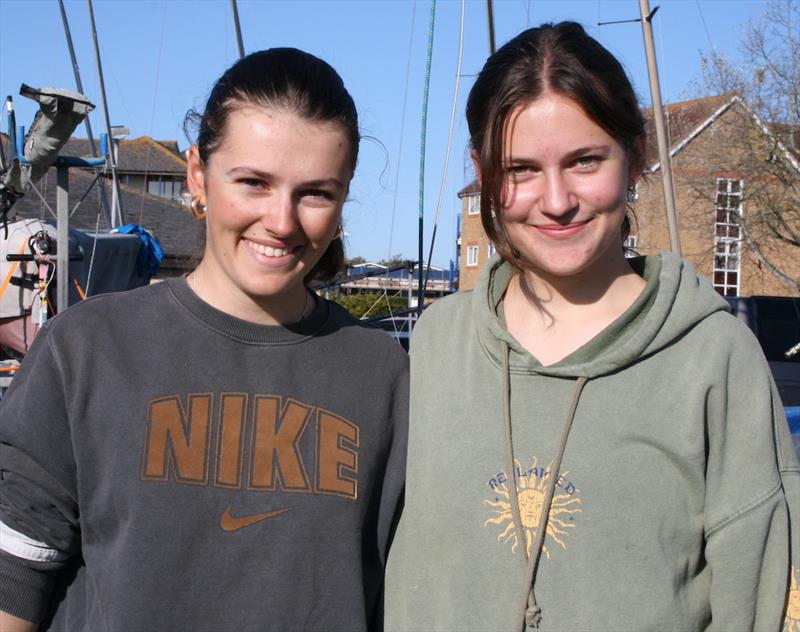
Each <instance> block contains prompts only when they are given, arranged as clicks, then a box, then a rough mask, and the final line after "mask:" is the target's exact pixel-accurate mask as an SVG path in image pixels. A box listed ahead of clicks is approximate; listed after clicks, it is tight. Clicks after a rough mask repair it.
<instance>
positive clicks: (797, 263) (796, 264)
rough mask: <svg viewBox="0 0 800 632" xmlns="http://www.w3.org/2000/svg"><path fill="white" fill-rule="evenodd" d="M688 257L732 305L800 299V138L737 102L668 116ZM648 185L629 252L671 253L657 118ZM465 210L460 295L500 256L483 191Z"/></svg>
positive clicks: (469, 198)
mask: <svg viewBox="0 0 800 632" xmlns="http://www.w3.org/2000/svg"><path fill="white" fill-rule="evenodd" d="M666 115H667V119H668V129H669V133H670V139H671V142H670V156H671V161H672V169H673V184H674V189H675V195H676V206H677V209H678V224H679V229H680V239H681V250H682V253H683V257H684V258H685V259H687V260H688V261H691V262H692V263H693V264H694V265H695V266H696V267H697V269H698V270H699V272H700V273H701V274H703V275H704V276H706V277H707V278H708V279H710V280H711V281H712V282H713V284H714V286H715V287H716V288H717V290H718V291H719V292H720V293H721V294H724V295H728V296H755V295H771V296H800V290H798V287H800V285H799V284H800V248H799V247H798V246H797V245H793V244H792V243H791V241H792V237H794V239H795V240H796V239H797V238H798V236H800V209H799V208H797V201H798V190H800V152H799V151H798V148H799V147H800V130H798V129H797V128H792V127H789V126H786V125H767V124H765V123H764V122H763V121H761V120H760V119H759V118H758V117H757V116H756V115H755V114H754V113H753V112H752V110H750V108H749V107H748V106H747V105H746V104H745V103H744V102H743V101H742V100H741V99H740V98H739V97H737V96H734V95H722V96H717V97H708V98H704V99H695V100H691V101H684V102H681V103H675V104H671V105H668V106H667V107H666ZM645 116H646V117H647V118H648V148H647V158H646V172H645V177H644V178H643V179H642V181H641V182H640V184H639V186H638V187H637V195H638V199H637V201H636V202H635V203H634V204H633V205H632V210H633V212H634V215H635V219H634V222H633V231H632V234H631V237H630V238H629V240H628V242H627V245H628V246H630V247H633V248H634V249H635V250H636V251H637V252H639V253H641V254H652V253H655V252H658V251H661V250H669V236H668V231H667V223H666V211H665V205H664V199H663V189H662V184H661V172H660V165H659V163H658V152H657V148H656V139H655V131H654V129H653V127H654V126H653V124H652V113H651V112H650V111H649V110H647V111H645ZM458 195H459V197H460V198H461V200H462V217H461V231H460V235H459V249H460V252H459V254H460V285H459V288H460V289H469V288H471V287H473V286H474V285H475V282H476V281H477V278H478V276H479V274H480V270H481V268H482V267H483V265H484V264H485V263H486V261H487V260H488V258H489V256H490V255H491V253H492V252H493V250H492V248H491V246H490V244H489V241H488V239H487V237H486V235H485V233H484V231H483V227H482V226H481V221H480V208H479V207H480V189H479V187H478V185H477V183H476V182H472V183H471V184H470V185H469V186H467V187H465V188H464V189H462V190H461V191H460V192H459V194H458Z"/></svg>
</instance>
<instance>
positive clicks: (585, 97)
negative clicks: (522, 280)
mask: <svg viewBox="0 0 800 632" xmlns="http://www.w3.org/2000/svg"><path fill="white" fill-rule="evenodd" d="M547 92H552V93H555V94H558V95H560V96H563V97H566V98H568V99H571V100H572V101H574V102H575V103H577V104H578V105H580V106H581V107H582V108H583V110H584V112H585V113H586V115H587V116H588V117H589V118H590V119H592V121H594V122H595V123H597V125H599V126H600V127H602V128H603V129H604V130H605V131H606V132H608V134H609V135H610V136H612V137H613V138H615V139H616V140H618V141H619V142H620V143H621V144H622V146H623V147H624V148H625V151H626V154H627V157H628V162H629V163H630V164H631V165H633V166H635V167H642V166H643V164H644V139H645V128H644V117H643V116H642V113H641V110H640V109H639V104H638V101H637V99H636V94H635V92H634V90H633V87H632V86H631V83H630V81H629V80H628V77H627V75H626V74H625V71H624V70H623V68H622V66H621V65H620V63H619V62H618V61H617V59H616V58H615V57H614V56H613V55H612V54H611V53H610V52H608V51H607V50H606V49H605V48H603V46H601V45H600V43H599V42H598V41H597V40H595V39H593V38H592V37H590V36H589V35H588V34H587V33H586V31H584V30H583V27H582V26H581V25H580V24H577V23H575V22H560V23H559V24H549V23H548V24H543V25H541V26H539V27H537V28H532V29H528V30H527V31H523V32H522V33H520V34H519V35H517V36H516V37H515V38H514V39H512V40H511V41H509V42H508V43H507V44H505V45H504V46H503V47H502V48H500V49H499V50H498V51H497V52H496V53H495V54H494V55H492V56H491V57H489V59H488V60H487V61H486V64H485V65H484V66H483V69H482V70H481V72H480V74H479V75H478V78H477V80H476V81H475V85H474V86H473V87H472V90H471V91H470V93H469V98H468V99H467V123H468V125H469V132H470V137H471V144H472V149H473V150H474V151H475V153H476V154H477V160H478V164H479V165H480V175H481V222H482V223H483V227H484V229H485V230H486V234H487V235H488V236H489V239H491V240H492V242H493V243H494V245H495V247H496V248H497V251H498V252H499V253H500V255H501V256H502V257H503V258H504V259H506V260H508V261H510V262H512V263H514V264H515V265H517V266H520V265H521V263H522V262H521V261H520V260H519V257H518V256H515V255H514V252H513V251H512V249H511V247H510V245H509V243H508V239H507V237H506V235H505V231H504V230H503V228H502V225H501V224H500V223H499V222H497V221H496V220H495V218H494V216H493V212H492V211H493V209H497V212H499V210H500V209H501V208H503V197H504V195H505V186H504V182H505V178H504V176H503V137H504V134H505V131H506V126H507V125H508V122H509V117H510V116H511V115H512V113H513V112H514V111H516V110H517V109H518V108H520V107H524V106H525V105H527V104H529V103H531V102H533V101H535V100H536V99H538V98H539V97H541V96H543V95H544V94H545V93H547ZM629 231H630V220H629V218H628V217H627V216H626V218H625V221H624V223H623V227H622V235H621V237H622V240H624V239H625V238H626V237H627V236H628V233H629Z"/></svg>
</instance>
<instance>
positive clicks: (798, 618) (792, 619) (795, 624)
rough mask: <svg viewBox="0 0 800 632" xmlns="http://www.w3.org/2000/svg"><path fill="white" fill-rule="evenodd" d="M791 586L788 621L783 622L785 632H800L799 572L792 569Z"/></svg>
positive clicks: (787, 613)
mask: <svg viewBox="0 0 800 632" xmlns="http://www.w3.org/2000/svg"><path fill="white" fill-rule="evenodd" d="M791 575H792V577H791V584H790V586H789V600H788V603H787V604H786V620H785V621H784V622H783V632H800V585H798V581H797V576H798V570H797V569H796V568H794V567H792V571H791Z"/></svg>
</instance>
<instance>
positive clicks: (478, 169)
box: [469, 149, 481, 186]
mask: <svg viewBox="0 0 800 632" xmlns="http://www.w3.org/2000/svg"><path fill="white" fill-rule="evenodd" d="M469 157H470V158H472V166H473V167H474V168H475V179H476V180H477V181H478V186H481V163H480V161H479V160H478V152H477V151H475V150H474V149H470V150H469Z"/></svg>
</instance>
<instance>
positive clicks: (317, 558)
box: [0, 48, 407, 632]
mask: <svg viewBox="0 0 800 632" xmlns="http://www.w3.org/2000/svg"><path fill="white" fill-rule="evenodd" d="M190 118H191V119H192V120H194V121H195V122H197V123H198V124H199V133H198V137H197V143H196V144H194V145H193V146H192V147H191V148H190V150H189V158H188V174H187V178H188V186H189V189H190V191H191V193H192V195H193V196H194V199H193V203H192V208H193V209H194V210H195V212H196V213H198V214H201V213H205V215H206V226H207V230H206V243H205V251H204V255H203V258H202V260H201V262H200V264H199V265H198V266H197V268H196V269H195V270H194V271H193V272H191V273H190V274H189V275H188V276H186V277H182V278H177V279H169V280H167V281H165V282H163V283H159V284H156V285H151V286H149V287H146V288H142V289H139V290H135V291H133V292H128V293H123V294H118V295H111V296H108V295H107V296H98V297H96V298H92V299H91V300H88V301H86V302H85V303H82V304H80V305H77V306H75V307H73V308H71V309H69V310H67V311H66V312H64V313H63V314H61V315H59V317H58V318H55V319H53V321H52V322H48V324H47V326H46V327H45V328H43V329H42V331H41V333H40V334H39V336H38V337H37V339H36V341H35V344H34V346H33V348H32V350H31V352H30V354H29V355H28V357H27V358H26V359H25V362H24V363H23V366H22V369H21V371H20V373H19V374H18V376H17V377H16V378H15V380H14V383H13V385H12V387H11V388H10V389H9V391H8V393H7V395H6V397H5V399H4V400H3V402H2V406H0V610H2V611H4V614H0V628H2V630H3V632H10V631H11V630H15V629H19V630H25V629H35V628H36V627H37V625H38V624H40V623H41V624H42V627H43V628H48V627H49V628H51V629H65V630H71V631H72V630H104V631H112V630H124V631H127V630H189V629H191V630H209V631H215V632H217V631H220V630H259V631H260V630H276V631H277V630H280V631H284V630H348V631H350V630H366V629H369V628H374V627H375V626H376V625H378V623H377V621H378V619H379V617H380V603H379V601H380V593H381V587H382V580H383V567H384V561H385V554H386V549H387V546H388V540H389V536H390V531H391V528H392V525H393V521H394V518H395V512H396V508H397V506H398V502H399V498H400V494H401V490H402V486H403V469H404V458H405V440H406V439H405V438H406V425H405V424H406V406H407V359H406V356H405V353H404V352H403V351H402V349H401V348H400V346H399V345H397V344H396V343H394V342H393V341H392V340H391V339H390V338H388V337H387V336H385V335H384V334H383V333H382V332H379V331H376V330H372V329H368V328H365V327H362V326H360V325H359V323H358V321H356V320H354V319H353V318H351V317H350V316H348V315H347V314H346V312H344V310H342V309H341V308H340V307H338V306H336V305H335V304H332V303H329V302H327V301H325V300H323V299H320V298H319V297H317V296H316V295H315V294H313V293H312V292H310V291H309V290H308V288H307V287H306V283H307V282H308V281H309V280H310V279H313V278H329V277H330V276H331V275H332V274H333V273H334V272H335V271H336V270H337V269H338V268H339V267H340V266H341V263H342V255H343V249H342V240H341V237H342V236H341V213H342V206H343V204H344V201H345V197H346V195H347V191H348V187H349V183H350V180H351V178H352V176H353V170H354V168H355V165H356V160H357V155H358V144H359V132H358V119H357V114H356V109H355V106H354V104H353V101H352V99H351V98H350V95H349V94H348V93H347V91H346V89H345V88H344V86H343V84H342V81H341V79H340V78H339V76H338V75H337V74H336V72H335V71H334V70H333V68H331V67H330V66H329V65H328V64H326V63H325V62H323V61H322V60H320V59H317V58H316V57H314V56H312V55H309V54H307V53H304V52H301V51H298V50H295V49H288V48H284V49H271V50H267V51H262V52H258V53H253V54H252V55H249V56H247V57H245V58H243V59H241V60H240V61H238V62H237V63H236V64H235V65H234V66H233V67H231V68H230V69H229V70H228V71H227V72H226V73H225V74H224V75H223V76H222V77H221V78H220V80H219V81H218V82H217V83H216V85H215V86H214V88H213V90H212V92H211V96H210V97H209V99H208V103H207V105H206V108H205V111H204V112H203V113H202V114H193V115H192V116H191V117H190ZM15 626H16V627H15Z"/></svg>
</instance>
